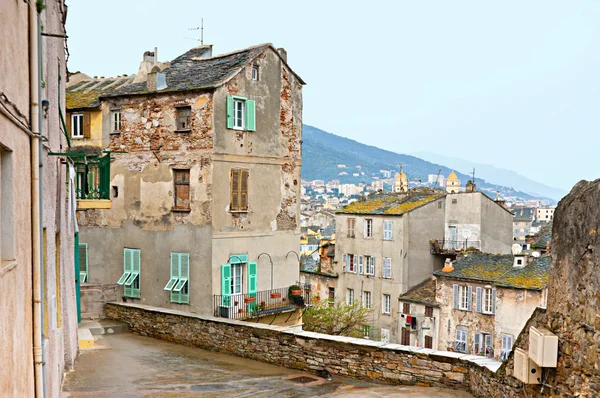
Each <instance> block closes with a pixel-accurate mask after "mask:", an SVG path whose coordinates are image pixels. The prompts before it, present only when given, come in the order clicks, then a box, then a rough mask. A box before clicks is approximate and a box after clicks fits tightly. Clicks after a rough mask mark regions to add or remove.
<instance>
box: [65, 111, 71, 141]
mask: <svg viewBox="0 0 600 398" xmlns="http://www.w3.org/2000/svg"><path fill="white" fill-rule="evenodd" d="M72 117H73V114H72V113H67V120H66V122H67V131H65V133H67V136H69V137H73V132H72V131H71V118H72Z"/></svg>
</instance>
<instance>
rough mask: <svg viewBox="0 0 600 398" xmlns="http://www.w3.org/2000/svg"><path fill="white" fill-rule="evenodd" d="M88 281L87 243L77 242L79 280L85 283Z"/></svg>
mask: <svg viewBox="0 0 600 398" xmlns="http://www.w3.org/2000/svg"><path fill="white" fill-rule="evenodd" d="M87 281H88V245H87V243H80V244H79V282H80V283H85V282H87Z"/></svg>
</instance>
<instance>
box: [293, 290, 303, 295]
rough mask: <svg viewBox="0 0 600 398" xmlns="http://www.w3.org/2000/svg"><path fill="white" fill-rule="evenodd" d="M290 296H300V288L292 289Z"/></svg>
mask: <svg viewBox="0 0 600 398" xmlns="http://www.w3.org/2000/svg"><path fill="white" fill-rule="evenodd" d="M292 296H302V290H292Z"/></svg>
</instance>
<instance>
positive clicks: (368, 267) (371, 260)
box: [365, 256, 375, 276]
mask: <svg viewBox="0 0 600 398" xmlns="http://www.w3.org/2000/svg"><path fill="white" fill-rule="evenodd" d="M365 274H366V275H371V276H375V256H365Z"/></svg>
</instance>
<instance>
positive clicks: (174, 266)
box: [164, 253, 179, 301]
mask: <svg viewBox="0 0 600 398" xmlns="http://www.w3.org/2000/svg"><path fill="white" fill-rule="evenodd" d="M178 280H179V253H171V278H170V279H169V282H167V285H166V286H165V289H164V290H168V291H171V290H172V289H173V286H175V284H176V283H177V281H178ZM171 301H172V300H171Z"/></svg>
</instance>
